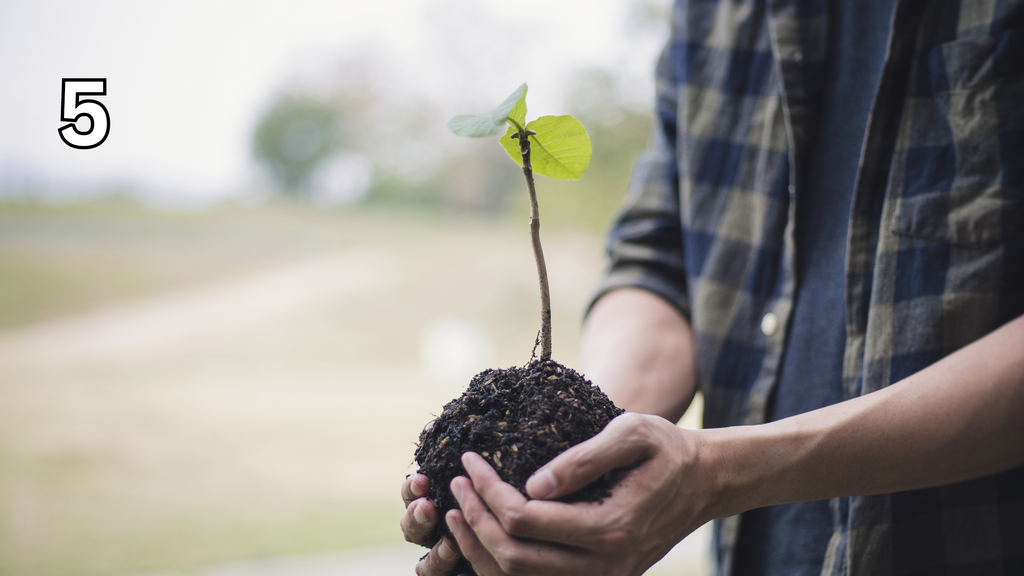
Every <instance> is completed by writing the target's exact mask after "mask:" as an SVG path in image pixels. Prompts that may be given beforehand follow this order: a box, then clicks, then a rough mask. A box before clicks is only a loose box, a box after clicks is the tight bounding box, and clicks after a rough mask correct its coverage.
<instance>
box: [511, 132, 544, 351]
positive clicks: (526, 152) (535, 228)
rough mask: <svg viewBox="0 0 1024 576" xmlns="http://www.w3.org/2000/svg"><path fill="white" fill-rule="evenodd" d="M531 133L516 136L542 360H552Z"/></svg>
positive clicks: (521, 133)
mask: <svg viewBox="0 0 1024 576" xmlns="http://www.w3.org/2000/svg"><path fill="white" fill-rule="evenodd" d="M531 134H533V133H532V132H530V131H526V132H520V133H518V134H514V135H513V136H512V137H513V138H515V137H517V136H518V137H519V151H520V152H522V154H523V176H525V177H526V189H527V190H528V191H529V193H530V237H531V239H532V240H533V258H534V260H536V261H537V276H538V277H539V278H540V359H541V361H542V362H545V361H548V360H551V294H550V291H549V290H548V269H547V266H546V265H545V264H544V249H543V248H542V247H541V245H540V211H539V209H538V207H537V189H536V188H535V187H534V184H533V167H532V166H531V165H530V138H529V136H530V135H531Z"/></svg>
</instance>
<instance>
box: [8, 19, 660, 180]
mask: <svg viewBox="0 0 1024 576" xmlns="http://www.w3.org/2000/svg"><path fill="white" fill-rule="evenodd" d="M633 1H634V0H586V1H583V0H515V1H511V0H335V1H333V2H327V1H322V0H298V1H289V2H283V1H266V0H264V1H245V2H243V1H216V0H207V1H198V0H175V1H139V0H107V1H91V2H82V1H80V0H79V1H76V0H63V1H61V0H49V1H47V0H43V1H29V0H0V85H2V87H0V188H5V187H6V188H12V187H13V188H18V187H19V186H22V187H24V186H26V185H37V186H38V185H43V186H49V187H57V188H71V189H83V188H89V187H98V186H108V185H122V186H125V187H130V188H139V189H143V190H149V191H151V192H153V191H155V192H159V193H163V194H170V195H181V196H185V197H192V198H218V197H223V196H225V195H228V194H232V193H237V192H239V191H240V190H242V189H244V188H245V187H246V186H248V185H250V184H251V183H252V182H253V178H254V176H253V175H254V174H255V173H256V172H255V171H256V169H255V167H254V166H253V163H252V161H251V160H250V155H249V149H250V147H249V140H250V136H251V131H252V127H253V126H254V124H255V122H256V119H257V117H258V114H259V113H260V111H261V110H262V109H263V108H264V107H265V106H266V105H267V103H268V102H269V101H270V99H271V97H272V96H273V94H274V92H275V91H276V90H280V89H281V88H282V87H284V86H286V84H287V83H288V82H291V81H296V80H297V79H303V80H308V79H309V78H310V77H313V76H315V75H316V74H317V72H318V71H320V70H325V69H328V68H329V67H330V65H331V63H335V62H338V61H340V60H343V59H352V58H358V57H359V55H361V54H366V55H372V57H373V59H374V61H380V62H383V63H384V64H385V66H383V67H382V68H381V70H383V71H384V74H385V75H384V77H383V78H382V81H383V82H385V84H386V86H387V89H388V90H389V91H390V92H391V94H392V96H396V95H397V96H398V97H402V98H405V97H408V98H410V99H418V98H425V99H427V100H429V101H432V102H434V103H437V104H438V105H439V106H440V107H441V108H442V112H444V113H445V114H446V115H448V114H450V115H454V114H457V113H463V112H486V111H488V110H489V109H490V108H491V107H493V106H494V105H496V104H497V103H498V102H500V101H501V100H503V99H504V98H505V96H507V95H508V94H509V93H510V92H511V91H512V90H513V89H515V88H516V87H517V86H518V85H519V84H520V83H521V82H523V81H529V83H530V89H531V90H530V95H529V103H530V107H531V109H532V110H541V111H542V113H552V114H557V113H563V112H564V110H562V109H561V108H562V95H563V93H564V92H565V89H566V87H567V86H566V85H567V82H568V78H569V77H570V73H571V72H572V71H574V70H578V69H580V68H583V67H587V66H601V67H605V68H613V69H617V70H621V71H622V74H623V75H624V77H627V78H629V79H630V82H629V84H630V85H631V86H635V87H636V92H637V94H638V96H637V98H638V99H646V100H649V99H650V91H651V88H650V85H651V84H650V82H651V74H652V70H653V66H654V58H655V56H656V52H657V50H658V48H659V47H660V43H661V42H662V41H663V38H659V37H648V38H643V37H641V38H638V37H637V36H636V35H635V34H634V35H629V34H627V33H626V31H627V25H626V21H627V14H628V8H629V5H630V4H631V3H633ZM649 1H650V0H649ZM653 1H654V2H655V3H658V4H664V3H665V0H653ZM559 22H561V23H559ZM655 36H656V35H655ZM72 77H94V78H106V79H107V91H108V94H107V96H105V97H102V98H101V101H102V102H103V103H104V104H105V105H106V107H107V109H108V110H109V112H110V118H111V130H110V136H109V138H108V139H107V141H106V142H104V143H103V144H102V145H101V146H99V147H98V148H95V149H92V150H78V149H73V148H70V147H68V146H66V145H65V144H64V143H63V142H62V141H61V139H60V137H59V136H58V134H57V129H58V128H59V127H60V126H61V125H62V124H63V123H62V122H61V121H60V115H59V112H60V88H61V79H62V78H72ZM466 106H478V108H479V109H469V110H467V109H466Z"/></svg>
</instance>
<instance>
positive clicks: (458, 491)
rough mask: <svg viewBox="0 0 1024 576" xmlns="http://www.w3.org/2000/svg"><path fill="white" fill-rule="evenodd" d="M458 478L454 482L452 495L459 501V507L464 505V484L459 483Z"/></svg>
mask: <svg viewBox="0 0 1024 576" xmlns="http://www.w3.org/2000/svg"><path fill="white" fill-rule="evenodd" d="M458 480H459V479H458V478H455V479H454V480H452V495H453V496H455V499H456V500H458V501H459V506H461V505H462V482H459V481H458Z"/></svg>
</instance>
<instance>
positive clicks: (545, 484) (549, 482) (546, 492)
mask: <svg viewBox="0 0 1024 576" xmlns="http://www.w3.org/2000/svg"><path fill="white" fill-rule="evenodd" d="M556 487H557V483H556V482H555V475H554V474H552V473H551V472H549V471H548V470H542V471H540V472H538V473H536V474H534V475H533V476H530V479H529V480H527V481H526V492H527V493H528V494H529V495H530V497H531V498H538V499H540V498H547V497H548V496H550V495H552V494H554V493H555V488H556Z"/></svg>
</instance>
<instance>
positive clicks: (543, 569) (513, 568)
mask: <svg viewBox="0 0 1024 576" xmlns="http://www.w3.org/2000/svg"><path fill="white" fill-rule="evenodd" d="M451 489H452V494H454V495H455V499H456V500H458V501H459V506H460V508H461V511H458V510H451V511H449V512H448V514H447V515H446V516H445V520H446V521H447V522H448V527H449V528H450V529H451V530H452V533H453V534H455V537H456V539H457V540H458V542H459V548H460V549H461V550H462V553H463V554H464V555H465V556H466V558H467V559H468V560H469V561H470V562H471V563H472V564H473V566H474V567H476V568H477V571H478V572H480V573H482V574H486V575H487V576H491V575H492V574H497V575H503V574H510V575H513V576H515V575H520V574H530V575H531V576H534V575H535V576H543V575H547V574H552V575H555V574H557V575H560V576H561V575H564V574H568V573H572V574H577V573H578V574H593V573H596V572H597V569H598V568H599V566H600V564H599V563H598V559H597V558H595V557H594V556H592V555H591V556H587V555H584V554H582V551H580V550H578V549H572V548H567V547H564V546H558V545H556V544H551V543H547V542H540V541H536V540H523V539H518V538H513V537H512V536H511V535H509V534H508V533H507V532H506V531H505V530H504V528H503V527H502V525H501V523H500V522H498V520H497V518H495V517H494V515H493V514H492V513H491V511H490V510H488V509H487V506H486V504H484V502H483V500H481V499H480V496H479V495H478V494H477V493H476V491H475V490H474V489H473V484H472V483H471V482H470V481H469V479H468V478H464V477H461V476H460V477H456V478H455V479H453V480H452V484H451ZM546 504H550V503H546ZM453 526H454V527H453Z"/></svg>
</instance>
